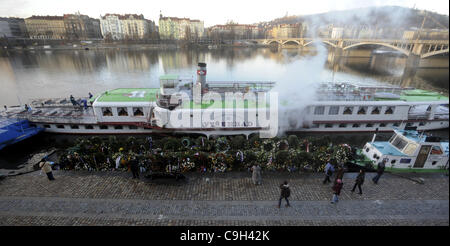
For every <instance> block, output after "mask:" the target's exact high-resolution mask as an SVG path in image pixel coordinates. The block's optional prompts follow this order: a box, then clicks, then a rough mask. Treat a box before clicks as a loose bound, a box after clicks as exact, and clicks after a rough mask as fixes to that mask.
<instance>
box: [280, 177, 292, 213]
mask: <svg viewBox="0 0 450 246" xmlns="http://www.w3.org/2000/svg"><path fill="white" fill-rule="evenodd" d="M280 189H281V195H280V199H279V200H278V208H280V206H281V200H282V199H283V198H284V199H285V200H286V203H287V204H286V207H290V206H291V205H289V200H288V197H289V196H291V190H290V189H289V185H288V182H287V181H284V183H283V184H281V185H280Z"/></svg>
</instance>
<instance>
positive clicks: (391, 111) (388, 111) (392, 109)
mask: <svg viewBox="0 0 450 246" xmlns="http://www.w3.org/2000/svg"><path fill="white" fill-rule="evenodd" d="M394 108H395V107H388V108H387V109H386V111H385V112H384V113H385V114H393V113H394Z"/></svg>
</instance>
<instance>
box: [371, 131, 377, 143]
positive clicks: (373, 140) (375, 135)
mask: <svg viewBox="0 0 450 246" xmlns="http://www.w3.org/2000/svg"><path fill="white" fill-rule="evenodd" d="M377 133H378V128H377V129H375V133H374V134H373V138H372V142H371V143H373V142H375V138H376V137H377Z"/></svg>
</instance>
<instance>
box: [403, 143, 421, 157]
mask: <svg viewBox="0 0 450 246" xmlns="http://www.w3.org/2000/svg"><path fill="white" fill-rule="evenodd" d="M417 147H418V145H417V144H416V143H409V144H408V145H407V146H406V148H405V150H404V151H403V153H405V154H407V155H413V154H414V153H415V152H416V150H417Z"/></svg>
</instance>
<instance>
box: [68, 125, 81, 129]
mask: <svg viewBox="0 0 450 246" xmlns="http://www.w3.org/2000/svg"><path fill="white" fill-rule="evenodd" d="M70 128H71V129H80V127H79V126H78V125H71V126H70Z"/></svg>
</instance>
